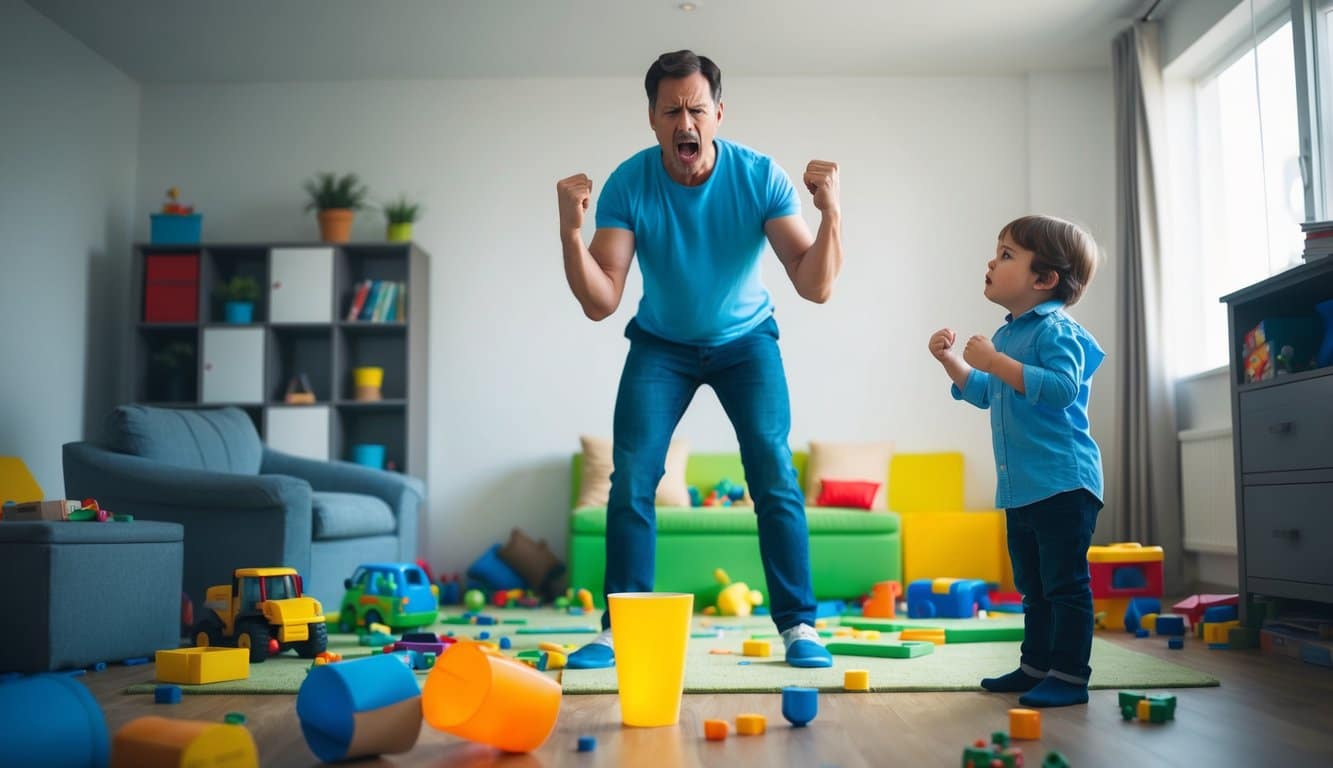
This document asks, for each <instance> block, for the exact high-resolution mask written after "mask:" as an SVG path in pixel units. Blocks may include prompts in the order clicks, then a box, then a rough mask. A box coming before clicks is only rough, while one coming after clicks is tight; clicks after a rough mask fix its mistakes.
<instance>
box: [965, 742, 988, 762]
mask: <svg viewBox="0 0 1333 768" xmlns="http://www.w3.org/2000/svg"><path fill="white" fill-rule="evenodd" d="M977 743H978V744H980V745H981V746H970V747H963V768H990V765H991V751H990V750H989V749H987V748H986V742H984V741H980V740H978V742H977Z"/></svg>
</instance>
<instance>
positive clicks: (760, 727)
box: [736, 713, 768, 736]
mask: <svg viewBox="0 0 1333 768" xmlns="http://www.w3.org/2000/svg"><path fill="white" fill-rule="evenodd" d="M766 730H768V720H767V718H765V717H764V716H763V715H756V714H753V713H744V714H740V715H736V734H737V735H739V736H760V735H762V734H763V733H764V731H766Z"/></svg>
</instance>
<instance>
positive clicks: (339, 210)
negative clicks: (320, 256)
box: [305, 173, 368, 243]
mask: <svg viewBox="0 0 1333 768" xmlns="http://www.w3.org/2000/svg"><path fill="white" fill-rule="evenodd" d="M305 191H306V193H307V194H309V195H310V202H309V203H308V204H307V205H306V210H307V211H313V210H318V211H319V236H320V239H322V240H323V241H324V242H326V243H345V242H347V241H348V239H349V238H350V237H351V234H352V217H353V216H354V215H355V214H356V212H357V211H359V210H361V209H362V208H364V207H365V204H366V195H367V193H368V190H367V189H366V186H365V185H364V184H362V183H361V180H360V179H359V178H357V175H356V174H355V173H348V174H344V175H342V176H339V175H337V174H336V173H320V174H317V175H316V176H315V178H313V179H308V180H306V183H305Z"/></svg>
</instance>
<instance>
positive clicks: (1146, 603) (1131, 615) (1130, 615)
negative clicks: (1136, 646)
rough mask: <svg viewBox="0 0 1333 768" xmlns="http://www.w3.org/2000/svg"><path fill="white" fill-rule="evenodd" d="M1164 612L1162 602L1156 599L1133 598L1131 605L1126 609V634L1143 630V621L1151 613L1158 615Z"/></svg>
mask: <svg viewBox="0 0 1333 768" xmlns="http://www.w3.org/2000/svg"><path fill="white" fill-rule="evenodd" d="M1161 610H1162V601H1161V600H1159V599H1157V598H1155V597H1131V598H1130V599H1129V604H1128V605H1127V606H1126V607H1125V618H1124V626H1125V631H1126V632H1137V631H1138V630H1139V629H1142V625H1141V622H1142V619H1143V617H1144V616H1146V615H1147V614H1149V613H1158V612H1160V611H1161Z"/></svg>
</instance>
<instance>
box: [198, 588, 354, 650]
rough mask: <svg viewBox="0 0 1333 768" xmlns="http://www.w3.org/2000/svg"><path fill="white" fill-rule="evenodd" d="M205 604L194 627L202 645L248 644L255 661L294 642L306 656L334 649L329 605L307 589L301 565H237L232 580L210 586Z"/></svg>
mask: <svg viewBox="0 0 1333 768" xmlns="http://www.w3.org/2000/svg"><path fill="white" fill-rule="evenodd" d="M205 606H206V608H207V611H208V615H207V616H205V617H204V618H203V619H201V620H200V621H199V622H198V623H197V624H196V625H195V628H194V643H195V645H196V646H199V647H201V648H204V647H209V646H215V645H228V646H235V647H238V648H246V649H248V650H249V651H250V662H251V663H259V662H262V661H264V660H265V659H267V658H268V657H269V656H270V655H272V654H276V653H281V652H283V651H285V650H287V649H289V648H294V649H295V650H296V653H297V655H298V656H300V657H301V658H303V659H313V658H314V657H315V656H316V655H318V654H320V653H323V652H324V651H326V650H328V648H327V645H328V628H327V627H326V626H325V624H324V609H323V607H321V606H320V604H319V601H318V600H316V599H315V598H313V597H306V596H304V595H303V594H302V592H301V576H300V575H299V574H297V572H296V569H295V568H237V569H236V570H235V571H234V572H233V573H232V580H231V583H230V584H221V585H218V586H215V587H209V588H208V592H207V596H206V602H205Z"/></svg>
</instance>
